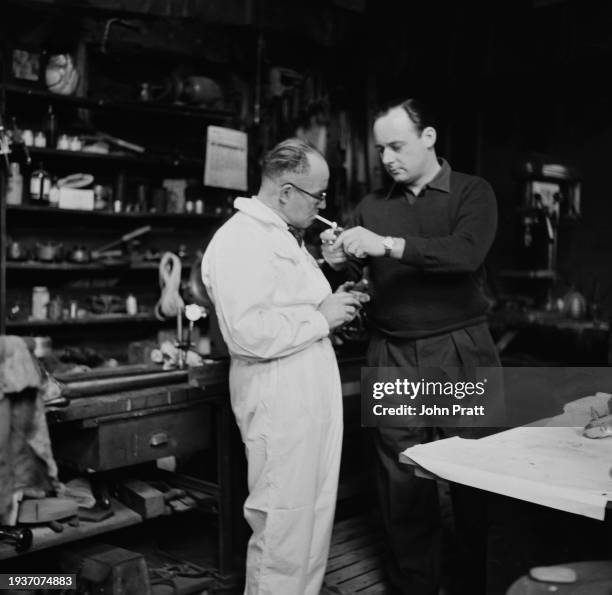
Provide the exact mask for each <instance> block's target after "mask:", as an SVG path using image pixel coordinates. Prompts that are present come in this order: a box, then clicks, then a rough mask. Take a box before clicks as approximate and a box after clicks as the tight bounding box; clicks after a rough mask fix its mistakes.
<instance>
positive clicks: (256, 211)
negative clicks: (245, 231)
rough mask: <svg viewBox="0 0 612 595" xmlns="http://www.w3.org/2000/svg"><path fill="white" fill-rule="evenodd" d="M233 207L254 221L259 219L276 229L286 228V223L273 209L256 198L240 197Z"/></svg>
mask: <svg viewBox="0 0 612 595" xmlns="http://www.w3.org/2000/svg"><path fill="white" fill-rule="evenodd" d="M234 207H235V208H236V209H237V210H238V211H242V212H243V213H245V214H247V215H249V216H251V217H253V218H254V219H259V220H260V221H263V222H265V223H269V224H271V225H274V226H276V227H282V228H285V229H287V228H288V224H287V222H286V221H285V220H284V219H283V218H282V217H281V216H280V215H279V214H278V213H277V212H276V211H275V210H274V209H271V208H270V207H269V206H268V205H267V204H265V203H263V202H262V201H261V200H259V198H258V197H257V196H253V197H251V198H245V197H244V196H240V197H238V198H237V199H236V200H235V201H234Z"/></svg>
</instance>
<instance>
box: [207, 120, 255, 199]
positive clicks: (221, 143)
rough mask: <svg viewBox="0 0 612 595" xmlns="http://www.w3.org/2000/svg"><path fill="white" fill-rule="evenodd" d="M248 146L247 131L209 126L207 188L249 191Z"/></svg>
mask: <svg viewBox="0 0 612 595" xmlns="http://www.w3.org/2000/svg"><path fill="white" fill-rule="evenodd" d="M247 147H248V137H247V134H246V132H241V131H240V130H233V129H232V128H222V127H221V126H209V127H208V133H207V135H206V161H205V164H204V185H205V186H215V187H217V188H228V189H230V190H246V189H247V150H248V149H247Z"/></svg>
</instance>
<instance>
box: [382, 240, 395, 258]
mask: <svg viewBox="0 0 612 595" xmlns="http://www.w3.org/2000/svg"><path fill="white" fill-rule="evenodd" d="M382 243H383V247H384V248H385V256H391V250H393V244H394V240H393V238H392V237H391V236H387V237H386V238H383V242H382Z"/></svg>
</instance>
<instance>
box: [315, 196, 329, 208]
mask: <svg viewBox="0 0 612 595" xmlns="http://www.w3.org/2000/svg"><path fill="white" fill-rule="evenodd" d="M325 201H326V199H325V198H324V199H323V200H319V201H317V210H318V211H321V210H323V209H324V208H325V207H327V203H326V202H325Z"/></svg>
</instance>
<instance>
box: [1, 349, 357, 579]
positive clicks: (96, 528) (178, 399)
mask: <svg viewBox="0 0 612 595" xmlns="http://www.w3.org/2000/svg"><path fill="white" fill-rule="evenodd" d="M361 365H362V360H361V358H345V359H343V360H340V370H341V377H342V390H343V397H344V401H345V410H346V411H347V413H348V415H349V416H355V415H358V412H359V394H360V366H361ZM228 372H229V362H228V361H223V360H220V361H213V360H209V361H207V363H206V364H205V365H204V366H202V367H200V368H194V369H191V370H189V371H185V374H184V375H183V376H181V375H180V374H176V375H173V377H172V378H173V382H172V383H171V384H165V385H164V384H160V385H159V386H149V387H145V388H135V389H132V390H122V391H119V392H111V393H108V394H102V395H88V396H82V397H76V398H72V399H71V400H70V404H69V405H68V406H67V407H55V408H50V409H48V411H47V421H48V424H49V430H50V434H51V440H52V446H53V451H54V456H55V458H56V461H57V462H58V464H59V465H60V466H62V467H63V468H67V469H71V470H74V471H77V472H80V473H83V474H86V475H87V476H88V477H89V478H90V479H92V480H93V484H94V486H96V485H97V484H98V483H103V480H104V478H105V477H106V475H107V474H108V473H111V472H113V471H115V470H117V469H121V468H123V467H127V466H132V465H137V464H140V463H145V462H150V461H154V460H157V459H159V458H162V457H167V456H177V457H181V456H187V455H192V454H194V453H197V452H199V451H202V450H205V449H214V451H215V452H214V454H215V458H216V468H217V477H216V481H214V482H210V481H204V480H200V479H198V481H197V483H198V489H200V490H201V489H202V488H204V489H206V492H207V494H209V495H210V505H211V509H212V510H214V512H216V514H217V515H218V520H219V522H218V526H219V531H218V560H219V571H220V572H221V573H222V574H223V573H225V572H227V571H229V569H230V568H231V562H232V557H233V555H234V553H235V549H236V543H235V541H236V526H237V524H238V523H242V522H243V521H242V508H241V507H242V500H243V497H244V496H245V493H244V490H245V486H246V466H245V463H244V456H243V454H242V453H243V448H242V445H241V443H240V439H239V434H238V431H237V428H236V425H235V421H234V417H233V413H232V411H231V407H230V399H229V388H228ZM347 405H348V406H347ZM351 425H352V426H355V429H356V430H357V429H358V424H357V423H356V419H355V417H352V418H351ZM243 468H244V469H243ZM237 470H238V471H241V470H244V474H243V475H244V477H240V483H241V485H240V486H237V485H236V481H237V480H236V475H237ZM100 479H102V482H100V481H99V480H100ZM361 479H363V478H361ZM357 489H359V487H356V488H355V487H352V486H351V485H349V484H345V485H344V486H343V488H342V489H341V490H340V496H342V494H344V495H346V494H348V493H349V492H351V493H354V492H355V490H357ZM111 504H112V510H113V512H114V514H113V516H111V517H110V518H108V519H105V520H102V521H99V522H84V521H81V523H80V525H79V526H78V527H71V526H66V527H65V528H64V530H63V532H62V533H55V532H54V531H52V530H51V529H50V528H47V527H36V528H35V529H34V530H33V533H34V542H33V545H32V547H31V548H30V549H29V550H28V552H31V551H36V550H41V549H45V548H49V547H54V546H57V545H61V544H65V543H68V542H71V541H75V540H79V539H83V538H86V537H90V536H93V535H99V534H102V533H105V532H108V531H114V530H116V529H121V528H123V527H128V526H131V525H135V524H138V523H142V522H143V521H144V520H145V519H144V518H143V517H142V516H141V515H140V514H138V513H137V512H135V511H134V510H132V509H130V508H128V507H127V506H125V505H124V504H122V503H120V502H118V501H116V500H114V499H113V500H112V502H111ZM239 537H240V536H239ZM28 552H25V554H27V553H28ZM16 555H18V554H16V552H15V550H14V548H13V547H12V546H10V545H9V544H7V543H1V542H0V560H3V559H7V558H12V557H15V556H16Z"/></svg>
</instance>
